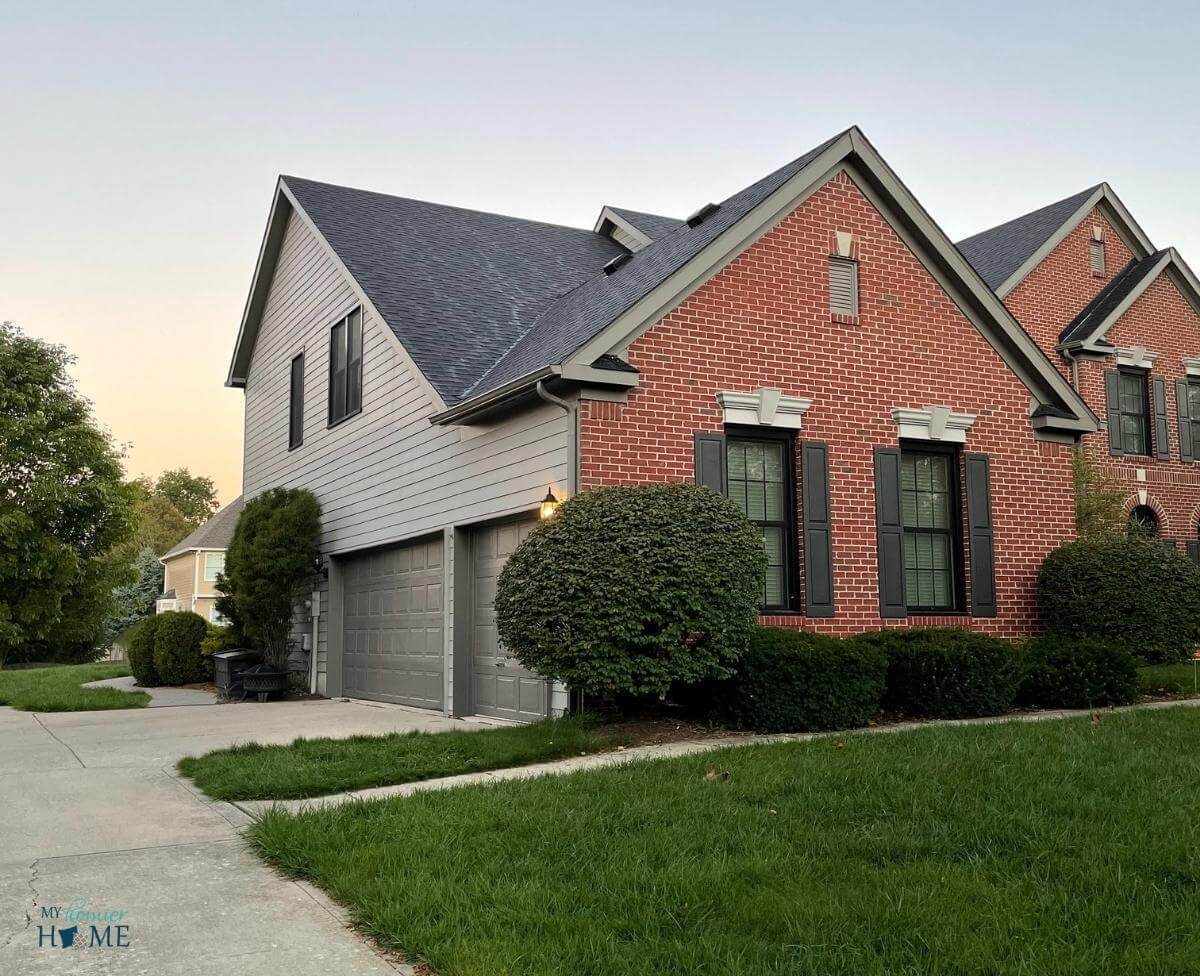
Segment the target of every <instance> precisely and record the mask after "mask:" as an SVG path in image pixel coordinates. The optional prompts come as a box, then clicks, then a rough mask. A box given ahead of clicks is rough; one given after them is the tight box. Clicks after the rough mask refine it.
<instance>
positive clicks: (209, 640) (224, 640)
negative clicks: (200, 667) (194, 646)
mask: <svg viewBox="0 0 1200 976" xmlns="http://www.w3.org/2000/svg"><path fill="white" fill-rule="evenodd" d="M242 643H243V642H242V641H240V640H239V639H238V635H237V634H236V633H235V632H234V629H233V628H232V627H224V626H222V625H220V624H209V625H208V633H207V635H206V636H205V638H204V640H202V641H201V642H200V653H201V654H202V655H204V657H205V658H206V659H207V660H208V662H209V667H212V656H213V655H214V654H219V653H220V652H221V651H232V650H234V649H235V648H238V647H241V646H242Z"/></svg>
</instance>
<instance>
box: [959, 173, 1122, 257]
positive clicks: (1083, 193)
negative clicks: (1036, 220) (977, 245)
mask: <svg viewBox="0 0 1200 976" xmlns="http://www.w3.org/2000/svg"><path fill="white" fill-rule="evenodd" d="M1106 185H1107V183H1106V182H1105V181H1101V182H1099V183H1097V184H1095V185H1094V186H1089V187H1088V188H1087V189H1085V190H1080V191H1079V192H1077V193H1071V194H1068V195H1067V196H1065V197H1062V198H1061V199H1059V200H1055V201H1054V202H1053V203H1047V204H1045V205H1044V206H1041V207H1034V208H1033V209H1032V210H1030V211H1028V212H1027V213H1023V214H1020V215H1019V216H1017V217H1013V218H1012V219H1010V220H1004V221H1001V222H1000V223H998V224H993V225H992V226H991V227H986V228H984V229H983V230H981V231H977V232H976V233H974V234H972V235H971V236H970V237H964V238H963V239H962V240H960V241H957V242H956V244H955V246H956V247H958V246H961V245H963V244H969V243H971V242H972V241H974V240H976V239H978V238H980V237H985V236H986V235H988V234H991V233H992V232H993V231H997V230H1001V229H1002V228H1004V227H1008V226H1010V225H1012V224H1019V223H1021V222H1022V221H1024V220H1028V219H1029V218H1030V217H1036V216H1037V215H1038V214H1040V213H1044V212H1045V211H1047V210H1053V209H1055V208H1056V207H1061V206H1062V205H1063V204H1064V203H1069V202H1071V201H1073V200H1084V199H1086V198H1087V197H1090V196H1091V195H1092V194H1093V193H1095V192H1096V191H1097V190H1099V189H1100V188H1101V187H1104V186H1106Z"/></svg>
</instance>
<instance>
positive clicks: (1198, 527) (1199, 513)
mask: <svg viewBox="0 0 1200 976" xmlns="http://www.w3.org/2000/svg"><path fill="white" fill-rule="evenodd" d="M1187 533H1188V538H1190V539H1200V502H1197V503H1196V504H1195V505H1193V506H1192V511H1191V514H1189V515H1188V518H1187Z"/></svg>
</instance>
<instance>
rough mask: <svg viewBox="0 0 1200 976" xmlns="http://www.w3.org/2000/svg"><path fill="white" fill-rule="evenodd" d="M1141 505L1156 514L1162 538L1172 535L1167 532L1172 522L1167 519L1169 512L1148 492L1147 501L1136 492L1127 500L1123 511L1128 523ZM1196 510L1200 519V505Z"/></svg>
mask: <svg viewBox="0 0 1200 976" xmlns="http://www.w3.org/2000/svg"><path fill="white" fill-rule="evenodd" d="M1141 505H1145V506H1146V507H1147V508H1148V509H1150V511H1152V512H1153V513H1154V517H1155V518H1156V519H1158V534H1159V535H1161V536H1167V535H1170V533H1169V532H1168V531H1167V529H1168V528H1169V527H1170V521H1169V520H1168V518H1167V510H1166V509H1165V508H1163V507H1162V502H1160V501H1159V500H1158V499H1157V498H1155V497H1154V496H1153V495H1151V494H1150V493H1149V492H1146V500H1145V501H1142V496H1141V492H1140V491H1135V492H1134V493H1133V494H1131V495H1130V496H1129V497H1128V498H1126V499H1125V504H1124V505H1123V506H1122V510H1123V512H1124V514H1125V519H1126V521H1127V522H1128V520H1129V516H1130V514H1132V512H1133V510H1134V509H1135V508H1137V507H1139V506H1141ZM1196 508H1197V510H1198V511H1197V517H1200V505H1197V506H1196Z"/></svg>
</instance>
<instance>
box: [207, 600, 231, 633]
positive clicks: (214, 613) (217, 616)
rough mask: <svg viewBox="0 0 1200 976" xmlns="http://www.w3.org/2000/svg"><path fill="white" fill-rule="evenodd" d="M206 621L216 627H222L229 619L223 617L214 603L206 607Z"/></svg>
mask: <svg viewBox="0 0 1200 976" xmlns="http://www.w3.org/2000/svg"><path fill="white" fill-rule="evenodd" d="M208 622H209V623H210V624H212V625H214V626H216V627H224V626H226V625H227V624H228V623H229V621H228V620H226V619H225V615H224V614H223V613H221V611H220V610H218V609H217V605H216V604H215V603H214V604H212V605H211V606H210V607H209V608H208Z"/></svg>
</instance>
